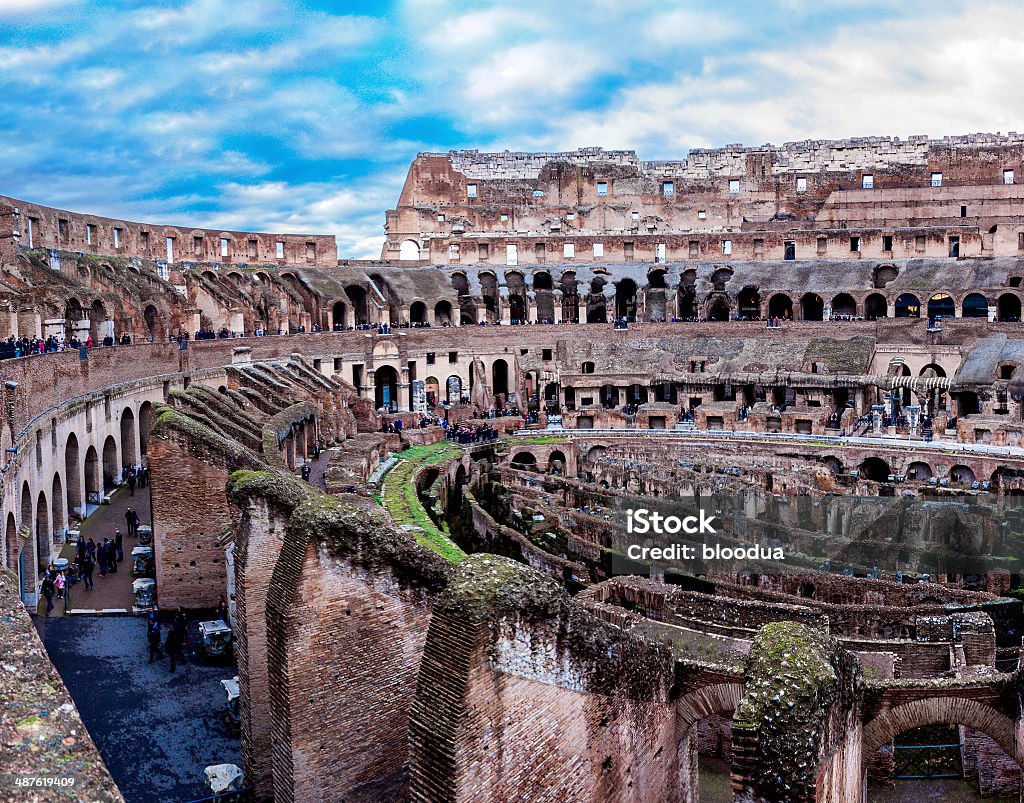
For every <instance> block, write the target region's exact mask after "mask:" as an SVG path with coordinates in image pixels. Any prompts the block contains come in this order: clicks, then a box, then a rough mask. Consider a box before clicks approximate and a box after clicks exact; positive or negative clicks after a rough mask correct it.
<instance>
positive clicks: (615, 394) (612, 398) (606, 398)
mask: <svg viewBox="0 0 1024 803" xmlns="http://www.w3.org/2000/svg"><path fill="white" fill-rule="evenodd" d="M601 406H602V407H604V408H605V409H606V410H613V409H615V408H616V407H618V406H619V389H618V388H617V387H615V385H601Z"/></svg>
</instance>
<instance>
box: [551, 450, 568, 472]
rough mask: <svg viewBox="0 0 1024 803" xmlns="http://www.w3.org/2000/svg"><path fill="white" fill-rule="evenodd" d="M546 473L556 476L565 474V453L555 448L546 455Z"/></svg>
mask: <svg viewBox="0 0 1024 803" xmlns="http://www.w3.org/2000/svg"><path fill="white" fill-rule="evenodd" d="M548 474H554V475H555V476H556V477H564V476H565V453H564V452H561V451H559V450H558V449H555V450H554V451H553V452H552V453H551V454H550V455H548Z"/></svg>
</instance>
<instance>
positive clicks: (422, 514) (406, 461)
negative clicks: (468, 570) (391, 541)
mask: <svg viewBox="0 0 1024 803" xmlns="http://www.w3.org/2000/svg"><path fill="white" fill-rule="evenodd" d="M461 456H462V450H461V449H460V448H459V447H458V446H456V445H454V444H452V443H451V442H449V441H440V442H438V443H431V444H425V445H418V446H412V447H410V448H408V449H406V450H405V451H404V452H400V453H399V454H398V462H397V463H396V464H395V465H394V466H393V467H392V468H391V470H390V471H389V472H388V473H387V476H385V478H384V483H383V485H382V487H381V493H380V499H381V503H382V504H383V506H384V509H385V510H386V511H387V512H388V515H390V516H391V519H392V521H394V522H395V523H396V524H398V525H410V526H413V527H418V528H420V529H419V531H413V532H412V533H411V534H412V535H413V537H414V538H415V539H416V541H417V542H418V543H420V544H422V545H423V546H425V547H427V548H428V549H431V550H433V551H434V552H437V553H438V554H439V555H441V556H442V557H445V558H447V559H448V560H450V561H452V562H454V563H458V562H459V561H461V560H463V559H464V558H465V557H466V553H465V552H464V551H463V550H462V549H460V548H459V546H458V545H457V544H456V543H455V542H454V541H452V539H451V537H450V535H449V533H448V532H447V527H446V526H444V525H442V527H444V529H442V528H441V527H438V525H437V524H435V523H434V521H433V519H431V518H430V514H429V513H427V511H426V509H425V508H424V507H423V503H422V502H421V501H420V499H419V494H418V493H417V491H416V487H417V482H416V481H417V478H418V476H419V474H420V473H421V472H422V471H424V470H426V469H427V468H429V467H431V466H437V465H440V464H442V463H448V462H449V461H451V460H453V459H455V458H458V457H461Z"/></svg>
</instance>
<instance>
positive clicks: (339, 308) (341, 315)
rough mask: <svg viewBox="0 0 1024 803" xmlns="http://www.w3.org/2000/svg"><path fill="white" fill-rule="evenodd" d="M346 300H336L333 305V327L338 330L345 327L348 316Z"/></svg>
mask: <svg viewBox="0 0 1024 803" xmlns="http://www.w3.org/2000/svg"><path fill="white" fill-rule="evenodd" d="M345 310H346V307H345V302H344V301H335V302H334V305H333V306H332V307H331V328H332V329H333V330H334V331H335V332H337V331H339V330H342V329H344V328H345V326H346V325H347V324H346V317H345Z"/></svg>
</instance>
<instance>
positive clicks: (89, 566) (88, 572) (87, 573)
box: [81, 555, 96, 591]
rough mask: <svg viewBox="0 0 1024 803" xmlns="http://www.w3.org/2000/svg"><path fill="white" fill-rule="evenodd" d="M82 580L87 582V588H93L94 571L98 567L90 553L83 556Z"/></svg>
mask: <svg viewBox="0 0 1024 803" xmlns="http://www.w3.org/2000/svg"><path fill="white" fill-rule="evenodd" d="M81 566H82V580H83V581H84V583H85V590H86V591H88V590H89V589H90V588H92V572H93V569H95V568H96V562H95V561H94V560H93V559H92V557H91V556H90V555H86V556H85V557H84V558H82V563H81Z"/></svg>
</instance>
